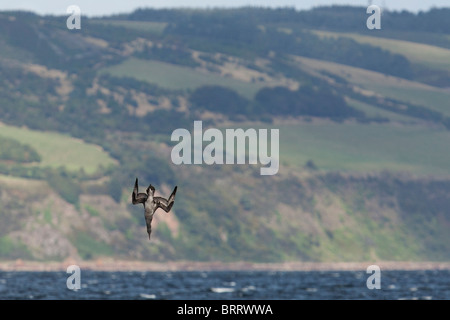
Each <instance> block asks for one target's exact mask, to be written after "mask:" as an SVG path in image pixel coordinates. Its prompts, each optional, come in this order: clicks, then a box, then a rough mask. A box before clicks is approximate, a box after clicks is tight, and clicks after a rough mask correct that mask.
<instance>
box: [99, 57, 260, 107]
mask: <svg viewBox="0 0 450 320" xmlns="http://www.w3.org/2000/svg"><path fill="white" fill-rule="evenodd" d="M101 72H102V73H109V74H111V75H112V76H116V77H133V78H136V79H137V80H141V81H147V82H149V83H153V84H157V85H158V86H160V87H162V88H167V89H172V90H195V89H196V88H198V87H201V86H206V85H218V86H223V87H227V88H230V89H233V90H236V92H238V93H239V94H241V95H242V96H244V97H247V98H249V99H251V98H253V96H254V95H255V94H256V92H257V91H258V90H259V89H261V88H262V87H263V86H264V85H262V84H258V83H250V82H244V81H239V80H236V79H233V78H225V77H222V76H220V75H218V74H213V73H206V72H201V71H197V70H195V69H192V68H189V67H184V66H178V65H173V64H169V63H165V62H160V61H154V60H142V59H136V58H130V59H128V60H126V61H124V62H123V63H121V64H118V65H116V66H112V67H108V68H105V69H103V70H102V71H101Z"/></svg>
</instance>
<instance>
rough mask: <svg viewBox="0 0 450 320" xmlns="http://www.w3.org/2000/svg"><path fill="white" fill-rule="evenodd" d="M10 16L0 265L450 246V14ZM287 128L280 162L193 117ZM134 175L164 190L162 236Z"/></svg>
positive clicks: (2, 17)
mask: <svg viewBox="0 0 450 320" xmlns="http://www.w3.org/2000/svg"><path fill="white" fill-rule="evenodd" d="M365 11H366V8H363V7H350V6H333V7H319V8H315V9H311V10H305V11H298V10H295V9H291V8H279V9H269V8H255V7H243V8H236V9H158V10H156V9H137V10H135V11H133V12H131V13H127V14H117V15H111V16H105V17H102V18H87V17H83V16H82V28H81V29H80V30H68V29H67V27H66V19H67V17H68V15H67V16H41V15H37V14H34V13H31V12H24V11H2V12H0V30H1V32H0V121H1V125H0V199H1V200H0V221H1V222H0V260H11V259H19V258H20V259H28V260H42V261H46V260H57V261H58V260H64V259H67V258H77V259H86V260H89V259H99V258H102V257H110V258H111V257H113V258H116V259H134V260H151V261H170V260H200V261H240V260H247V261H259V262H262V261H263V262H282V261H321V262H323V261H326V262H332V261H367V260H402V261H405V260H409V261H425V260H436V261H448V260H449V259H450V233H449V232H448V230H449V229H450V152H449V147H450V102H449V101H450V89H449V88H450V9H431V10H429V11H427V12H420V13H410V12H407V11H402V12H390V11H385V12H384V13H383V16H382V29H381V30H372V31H371V30H368V29H367V28H366V19H367V17H368V15H367V14H366V13H365ZM194 120H202V121H203V126H204V129H206V128H207V127H216V128H222V129H225V128H238V127H240V128H244V129H245V128H269V129H270V128H276V129H279V130H280V170H279V173H278V174H277V175H274V176H261V175H260V174H259V168H258V167H257V166H255V165H222V166H219V165H213V166H208V165H181V166H175V165H173V164H172V162H171V160H170V152H171V149H172V147H173V146H174V144H175V143H174V142H172V141H170V135H171V133H172V131H173V130H175V129H177V128H186V129H188V130H190V131H191V130H192V128H193V121H194ZM135 177H138V178H139V181H140V184H141V185H142V188H144V186H146V185H148V184H150V183H151V184H153V185H154V186H155V187H156V189H157V193H158V194H160V195H162V196H168V195H169V194H170V192H171V190H172V188H173V186H174V185H178V187H179V191H178V193H177V199H176V202H175V205H174V207H173V209H172V211H171V212H170V213H168V214H166V213H164V212H162V211H161V212H157V214H156V215H155V219H154V228H153V230H154V231H153V234H152V241H151V242H149V241H148V239H147V235H146V229H145V220H144V217H143V210H142V207H140V206H139V207H138V206H132V205H131V201H130V198H131V197H130V194H131V191H132V187H133V183H134V179H135Z"/></svg>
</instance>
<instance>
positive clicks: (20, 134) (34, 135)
mask: <svg viewBox="0 0 450 320" xmlns="http://www.w3.org/2000/svg"><path fill="white" fill-rule="evenodd" d="M0 136H2V137H9V138H14V139H15V140H17V141H19V142H21V143H24V144H28V145H31V146H33V148H34V149H35V150H36V151H37V152H38V153H39V155H40V156H41V158H42V159H41V161H40V162H39V163H38V164H36V165H38V166H41V167H47V166H48V167H53V168H58V167H66V168H67V169H68V170H76V171H78V170H80V169H81V168H83V170H84V171H85V172H86V173H94V172H95V171H96V170H97V169H98V167H99V166H100V165H102V166H104V167H108V166H109V165H113V164H116V161H115V160H114V159H112V158H111V157H110V156H109V155H108V154H107V153H106V152H104V151H103V150H102V149H101V148H100V147H99V146H96V145H92V144H88V143H85V142H84V141H82V140H79V139H75V138H72V137H69V136H66V135H63V134H58V133H55V132H41V131H36V130H29V129H26V128H18V127H13V126H8V125H1V126H0Z"/></svg>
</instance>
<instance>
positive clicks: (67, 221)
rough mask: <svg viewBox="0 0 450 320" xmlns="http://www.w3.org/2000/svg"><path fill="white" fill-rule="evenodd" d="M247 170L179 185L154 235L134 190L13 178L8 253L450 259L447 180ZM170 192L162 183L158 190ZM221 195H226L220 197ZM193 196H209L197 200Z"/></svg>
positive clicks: (5, 230)
mask: <svg viewBox="0 0 450 320" xmlns="http://www.w3.org/2000/svg"><path fill="white" fill-rule="evenodd" d="M205 171H208V170H205V169H202V173H203V176H204V177H205V176H208V172H205ZM245 171H246V170H244V172H228V173H227V174H226V175H225V174H223V175H221V177H217V174H216V175H215V176H216V178H215V179H211V180H208V179H197V180H196V181H195V182H192V180H191V182H189V181H187V180H186V182H182V183H181V185H180V186H179V195H177V196H178V198H177V199H176V203H175V205H174V207H173V210H172V212H170V213H168V214H166V213H164V212H163V211H158V212H157V213H156V215H155V218H154V221H153V235H152V240H151V241H149V240H148V238H147V235H146V230H145V221H144V217H143V208H141V206H132V205H130V204H129V203H130V201H129V200H130V199H129V196H128V195H127V192H125V190H124V194H123V201H122V202H121V203H116V202H115V201H114V200H113V199H112V198H111V197H110V196H108V195H85V194H83V195H81V196H80V199H79V203H78V204H77V205H73V204H70V203H68V202H66V201H65V200H63V199H62V198H61V197H60V196H59V195H58V194H56V193H55V192H54V191H53V190H52V189H51V188H49V187H48V185H47V184H46V183H45V182H38V181H25V180H21V179H15V180H14V182H12V183H8V184H5V185H3V186H2V188H1V189H0V191H1V203H2V208H1V211H0V215H1V219H2V224H1V226H0V228H1V230H0V231H1V238H0V241H1V244H2V252H1V257H2V259H3V260H5V259H17V258H21V259H32V260H64V259H67V258H74V259H80V258H81V259H88V260H89V259H96V258H101V257H111V258H116V259H129V260H151V261H168V260H204V261H217V260H221V261H235V260H248V261H259V262H281V261H295V260H298V261H320V262H332V261H368V260H385V261H387V260H398V261H401V260H411V261H424V260H438V261H443V260H448V259H449V258H450V257H449V252H450V250H449V249H450V236H449V234H448V230H449V229H448V228H449V226H450V214H449V211H448V208H449V207H450V197H449V192H448V191H449V190H450V181H438V180H425V179H421V180H418V179H414V178H408V177H400V176H395V175H389V174H384V175H377V176H359V177H356V176H344V175H341V174H319V173H308V172H303V174H301V175H300V174H298V175H283V174H281V175H279V176H277V177H276V178H273V179H271V182H270V183H267V184H265V185H264V184H263V185H261V187H260V188H253V189H251V188H246V185H247V186H249V185H252V184H253V183H254V182H255V181H254V180H255V179H256V180H257V179H259V177H258V176H257V173H256V171H257V170H256V171H255V170H254V172H253V173H252V172H245ZM4 179H5V178H4ZM258 181H259V180H258ZM168 190H169V187H168V186H164V187H163V188H162V192H161V195H165V194H167V193H168V192H169V191H168ZM217 192H219V193H221V194H223V195H224V196H223V197H222V198H220V199H218V198H214V194H217ZM195 194H202V197H206V198H204V199H203V201H201V202H198V198H196V197H195ZM268 194H270V197H268V196H267V195H268ZM208 196H210V198H209V197H208ZM214 208H215V209H214Z"/></svg>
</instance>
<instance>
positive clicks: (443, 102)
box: [294, 57, 450, 116]
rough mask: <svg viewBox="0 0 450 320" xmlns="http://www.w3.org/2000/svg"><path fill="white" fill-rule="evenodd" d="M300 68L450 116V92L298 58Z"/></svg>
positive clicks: (355, 69) (342, 66) (331, 63)
mask: <svg viewBox="0 0 450 320" xmlns="http://www.w3.org/2000/svg"><path fill="white" fill-rule="evenodd" d="M294 58H295V60H296V61H297V62H298V66H299V68H301V69H303V70H305V71H309V72H319V71H322V70H324V71H327V72H330V73H333V74H335V75H337V76H339V77H342V78H344V79H345V80H347V81H348V82H350V83H352V84H354V85H355V86H358V87H361V88H363V89H365V90H367V91H368V93H371V94H381V95H383V96H386V97H388V98H393V99H397V100H400V101H405V102H410V103H414V104H416V105H422V106H425V107H427V108H430V109H432V110H436V111H439V112H442V113H443V114H445V115H447V116H450V107H449V106H448V101H449V100H450V91H448V90H445V89H440V88H435V87H432V86H429V85H426V84H422V83H418V82H415V81H409V80H405V79H401V78H397V77H393V76H388V75H385V74H382V73H379V72H375V71H370V70H365V69H361V68H355V67H351V66H346V65H343V64H339V63H334V62H327V61H323V60H316V59H310V58H305V57H294Z"/></svg>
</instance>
